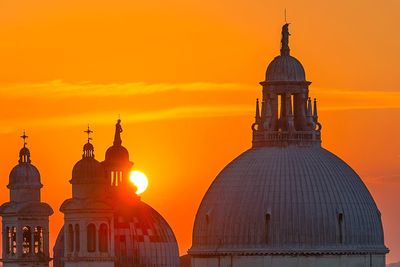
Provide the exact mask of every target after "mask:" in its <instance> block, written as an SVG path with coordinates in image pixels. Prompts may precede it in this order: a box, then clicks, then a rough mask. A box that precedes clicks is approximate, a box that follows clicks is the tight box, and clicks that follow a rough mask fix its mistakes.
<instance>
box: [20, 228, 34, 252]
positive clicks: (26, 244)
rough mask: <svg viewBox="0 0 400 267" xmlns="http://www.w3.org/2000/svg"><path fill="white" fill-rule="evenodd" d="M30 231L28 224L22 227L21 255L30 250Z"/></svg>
mask: <svg viewBox="0 0 400 267" xmlns="http://www.w3.org/2000/svg"><path fill="white" fill-rule="evenodd" d="M31 244H32V232H31V228H30V227H29V226H24V227H22V255H23V256H26V255H28V254H29V253H30V252H31Z"/></svg>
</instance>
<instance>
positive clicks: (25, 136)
mask: <svg viewBox="0 0 400 267" xmlns="http://www.w3.org/2000/svg"><path fill="white" fill-rule="evenodd" d="M21 138H22V139H23V140H24V147H26V145H27V144H28V143H27V142H26V139H28V136H27V135H26V133H25V130H24V132H23V134H22V135H21Z"/></svg>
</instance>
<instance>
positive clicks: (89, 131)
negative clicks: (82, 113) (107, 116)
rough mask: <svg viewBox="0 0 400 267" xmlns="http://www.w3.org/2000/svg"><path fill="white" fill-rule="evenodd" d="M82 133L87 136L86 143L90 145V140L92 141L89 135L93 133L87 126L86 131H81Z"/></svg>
mask: <svg viewBox="0 0 400 267" xmlns="http://www.w3.org/2000/svg"><path fill="white" fill-rule="evenodd" d="M83 132H84V133H86V134H87V142H88V143H90V140H92V137H90V134H91V133H93V131H92V130H90V127H89V124H88V126H87V130H86V131H83Z"/></svg>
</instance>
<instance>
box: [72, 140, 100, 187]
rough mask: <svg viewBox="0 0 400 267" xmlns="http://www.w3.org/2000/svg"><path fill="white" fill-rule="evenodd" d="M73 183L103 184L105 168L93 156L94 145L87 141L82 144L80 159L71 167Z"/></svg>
mask: <svg viewBox="0 0 400 267" xmlns="http://www.w3.org/2000/svg"><path fill="white" fill-rule="evenodd" d="M71 183H73V184H104V183H106V180H105V170H104V167H103V165H102V164H101V163H100V162H98V161H97V160H96V159H95V158H94V147H93V145H92V144H91V143H90V142H89V140H88V142H87V143H86V144H85V145H84V146H83V154H82V159H81V160H79V161H78V162H77V163H76V164H75V165H74V168H73V169H72V179H71Z"/></svg>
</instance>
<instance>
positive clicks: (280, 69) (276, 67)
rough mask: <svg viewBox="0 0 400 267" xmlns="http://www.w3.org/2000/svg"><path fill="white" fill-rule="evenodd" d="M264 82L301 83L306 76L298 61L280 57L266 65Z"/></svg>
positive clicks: (285, 56)
mask: <svg viewBox="0 0 400 267" xmlns="http://www.w3.org/2000/svg"><path fill="white" fill-rule="evenodd" d="M265 80H266V81H268V82H272V81H273V82H275V81H280V82H282V81H285V82H288V81H290V82H293V81H295V82H301V81H306V74H305V71H304V68H303V66H302V65H301V63H300V61H298V60H297V59H296V58H295V57H292V56H290V55H280V56H277V57H275V58H274V60H272V62H271V63H270V64H269V65H268V68H267V72H266V74H265Z"/></svg>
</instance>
